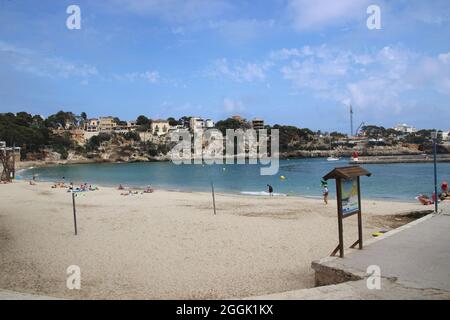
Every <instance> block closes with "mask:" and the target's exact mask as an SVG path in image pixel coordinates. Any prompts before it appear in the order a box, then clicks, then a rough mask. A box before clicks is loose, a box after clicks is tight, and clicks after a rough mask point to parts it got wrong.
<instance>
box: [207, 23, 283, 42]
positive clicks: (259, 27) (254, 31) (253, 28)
mask: <svg viewBox="0 0 450 320" xmlns="http://www.w3.org/2000/svg"><path fill="white" fill-rule="evenodd" d="M274 25H275V21H274V20H257V19H236V20H220V21H210V22H209V28H210V29H211V30H214V31H217V32H219V34H220V35H221V36H222V37H223V38H225V39H226V41H227V42H229V43H232V44H237V45H240V44H248V43H249V42H250V41H252V40H254V39H256V38H259V37H263V36H264V35H266V34H267V32H270V30H271V29H272V28H273V27H274Z"/></svg>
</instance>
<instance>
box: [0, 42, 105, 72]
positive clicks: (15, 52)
mask: <svg viewBox="0 0 450 320" xmlns="http://www.w3.org/2000/svg"><path fill="white" fill-rule="evenodd" d="M0 58H1V60H2V61H5V62H7V63H9V64H10V65H11V66H13V67H14V68H15V69H16V70H18V71H21V72H27V73H31V74H33V75H36V76H40V77H49V78H58V77H59V78H71V77H80V78H88V77H92V76H97V75H98V74H99V72H98V70H97V68H96V67H95V66H92V65H89V64H86V63H76V62H72V61H67V60H65V59H63V58H60V57H45V56H43V55H41V54H39V53H36V52H34V51H32V50H28V49H25V48H19V47H16V46H14V45H11V44H8V43H5V42H3V41H0Z"/></svg>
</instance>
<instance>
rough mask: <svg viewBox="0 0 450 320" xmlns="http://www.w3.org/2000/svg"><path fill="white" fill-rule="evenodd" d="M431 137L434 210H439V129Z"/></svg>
mask: <svg viewBox="0 0 450 320" xmlns="http://www.w3.org/2000/svg"><path fill="white" fill-rule="evenodd" d="M431 138H432V139H433V158H434V198H435V201H434V212H435V213H437V212H438V201H439V198H438V193H437V190H438V188H437V164H436V153H437V131H434V132H432V133H431Z"/></svg>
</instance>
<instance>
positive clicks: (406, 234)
mask: <svg viewBox="0 0 450 320" xmlns="http://www.w3.org/2000/svg"><path fill="white" fill-rule="evenodd" d="M332 264H333V267H335V268H339V269H344V270H345V269H351V270H357V271H360V272H366V270H367V268H368V267H369V266H370V265H377V266H379V267H380V269H381V276H382V277H385V278H395V279H396V281H397V282H398V283H399V284H402V285H405V286H408V287H411V288H418V289H426V288H434V289H441V290H446V291H449V292H450V216H449V215H436V216H433V217H432V218H430V219H427V220H425V221H423V222H421V223H420V224H417V225H414V226H412V227H411V228H407V229H405V230H402V231H401V232H398V233H395V234H393V235H392V236H390V237H387V238H386V239H383V240H382V241H378V242H375V243H373V244H371V245H369V246H367V247H365V248H364V250H358V251H355V252H353V253H352V254H350V255H349V256H348V257H345V258H344V259H336V260H334V261H333V262H332Z"/></svg>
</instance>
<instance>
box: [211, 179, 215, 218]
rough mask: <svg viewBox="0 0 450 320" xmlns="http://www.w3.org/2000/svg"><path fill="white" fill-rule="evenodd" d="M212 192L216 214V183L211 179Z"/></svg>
mask: <svg viewBox="0 0 450 320" xmlns="http://www.w3.org/2000/svg"><path fill="white" fill-rule="evenodd" d="M211 192H212V198H213V207H214V215H215V214H216V196H215V194H214V183H213V182H212V181H211Z"/></svg>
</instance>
